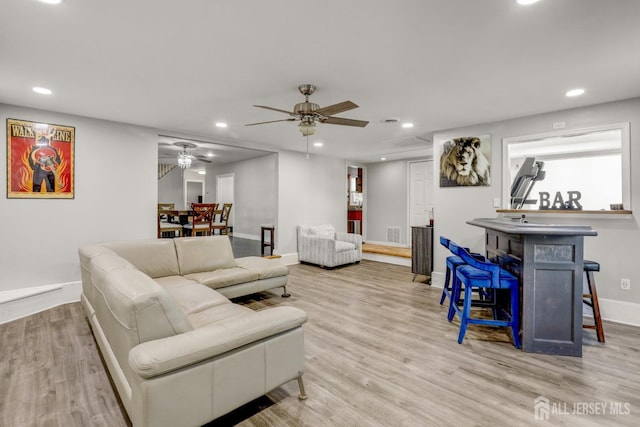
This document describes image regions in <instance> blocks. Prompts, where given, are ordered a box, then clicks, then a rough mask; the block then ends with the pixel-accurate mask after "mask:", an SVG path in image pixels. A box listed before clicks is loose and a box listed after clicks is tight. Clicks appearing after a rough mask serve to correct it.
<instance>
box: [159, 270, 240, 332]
mask: <svg viewBox="0 0 640 427" xmlns="http://www.w3.org/2000/svg"><path fill="white" fill-rule="evenodd" d="M177 277H179V278H180V279H181V280H177V279H176V277H175V276H174V277H173V278H167V277H162V278H160V279H156V283H159V284H160V285H161V286H162V287H164V288H165V289H166V290H167V292H169V294H170V295H171V296H172V297H173V298H174V299H175V300H176V301H177V302H178V304H179V305H180V308H182V310H183V311H184V312H185V314H186V315H187V317H189V316H190V315H192V314H194V313H199V312H201V311H204V310H208V309H210V308H212V307H217V306H219V305H222V304H231V301H229V299H228V298H227V297H225V296H223V295H222V294H221V293H219V292H216V291H214V290H213V289H211V288H209V287H208V286H204V285H201V284H200V283H196V282H194V281H193V280H188V279H185V278H182V277H180V276H177ZM192 326H194V327H195V325H193V323H192Z"/></svg>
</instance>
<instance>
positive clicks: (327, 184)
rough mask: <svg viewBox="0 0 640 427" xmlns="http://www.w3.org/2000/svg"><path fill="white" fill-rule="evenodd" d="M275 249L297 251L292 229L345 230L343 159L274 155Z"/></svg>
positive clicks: (285, 252)
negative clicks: (322, 227)
mask: <svg viewBox="0 0 640 427" xmlns="http://www.w3.org/2000/svg"><path fill="white" fill-rule="evenodd" d="M278 173H279V176H278V224H277V225H276V250H277V252H278V253H280V254H291V253H295V252H297V251H298V250H297V246H298V244H297V240H296V238H297V237H296V226H298V225H300V224H321V223H322V224H326V223H329V224H332V225H333V226H334V227H335V228H336V231H343V232H344V231H346V228H347V163H346V161H345V160H343V159H336V158H332V157H324V156H319V155H315V154H314V155H312V156H311V157H310V158H309V159H306V157H305V155H304V154H302V153H294V152H290V151H282V152H280V154H279V156H278Z"/></svg>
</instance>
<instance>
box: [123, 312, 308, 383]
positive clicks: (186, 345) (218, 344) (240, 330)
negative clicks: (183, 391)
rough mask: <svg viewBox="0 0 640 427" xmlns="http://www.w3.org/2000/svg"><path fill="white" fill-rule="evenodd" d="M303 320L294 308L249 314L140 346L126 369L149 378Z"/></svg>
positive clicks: (244, 343) (286, 329)
mask: <svg viewBox="0 0 640 427" xmlns="http://www.w3.org/2000/svg"><path fill="white" fill-rule="evenodd" d="M306 320H307V313H305V312H304V311H302V310H300V309H297V308H295V307H273V308H269V309H266V310H262V311H256V312H253V313H248V314H247V315H246V316H244V317H241V318H234V319H231V320H229V321H221V322H215V323H211V324H208V325H205V326H203V327H201V328H198V329H194V330H192V331H189V332H185V333H182V334H178V335H174V336H171V337H167V338H162V339H158V340H153V341H147V342H145V343H142V344H139V345H137V346H135V347H134V348H132V349H131V351H130V352H129V365H131V368H132V370H133V372H134V373H135V374H137V375H139V376H140V377H142V378H152V377H154V376H157V375H162V374H165V373H167V372H171V371H174V370H176V369H180V368H184V367H186V366H189V365H192V364H194V363H198V362H201V361H204V360H207V359H210V358H212V357H215V356H218V355H221V354H223V353H226V352H228V351H230V350H234V349H236V348H239V347H242V346H244V345H247V344H251V343H253V342H256V341H259V340H261V339H264V338H268V337H271V336H273V335H277V334H279V333H282V332H285V331H288V330H291V329H294V328H297V327H299V326H300V325H302V324H303V323H304V322H306Z"/></svg>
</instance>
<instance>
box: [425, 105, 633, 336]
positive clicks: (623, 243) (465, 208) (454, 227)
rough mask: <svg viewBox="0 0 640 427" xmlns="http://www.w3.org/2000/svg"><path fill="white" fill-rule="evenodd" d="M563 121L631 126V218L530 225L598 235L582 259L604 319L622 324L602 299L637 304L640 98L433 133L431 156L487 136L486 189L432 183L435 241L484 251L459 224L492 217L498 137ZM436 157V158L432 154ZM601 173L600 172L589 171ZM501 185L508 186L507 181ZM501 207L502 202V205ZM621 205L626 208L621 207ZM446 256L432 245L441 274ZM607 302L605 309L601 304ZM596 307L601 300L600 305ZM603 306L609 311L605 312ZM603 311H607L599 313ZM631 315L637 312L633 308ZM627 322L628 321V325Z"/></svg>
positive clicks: (561, 219)
mask: <svg viewBox="0 0 640 427" xmlns="http://www.w3.org/2000/svg"><path fill="white" fill-rule="evenodd" d="M555 122H565V123H566V129H579V128H585V127H589V126H596V125H606V124H613V123H621V122H630V123H631V184H632V185H631V200H632V203H634V205H633V206H632V208H635V210H636V213H635V214H634V215H633V216H632V217H631V218H628V217H627V218H617V219H613V218H610V217H606V218H605V217H594V216H585V215H582V216H580V215H571V214H565V215H562V216H554V217H537V218H535V219H532V222H550V223H574V224H587V225H590V226H591V227H592V228H593V229H595V230H597V231H598V236H597V237H586V238H585V258H588V259H593V260H596V261H598V262H599V263H600V266H601V271H600V272H599V273H597V274H596V281H597V283H598V295H599V297H600V298H601V299H604V300H605V304H604V305H605V307H604V308H605V310H603V316H604V317H605V318H615V319H617V320H622V321H624V320H625V319H622V318H621V317H624V315H621V314H620V313H615V312H614V308H613V307H614V305H612V303H609V302H608V301H606V300H610V301H621V302H624V303H634V304H638V303H640V270H639V269H638V268H637V266H636V263H637V262H638V255H637V253H638V242H640V225H639V222H638V214H637V211H638V210H639V209H640V185H635V184H637V183H639V182H640V150H639V149H638V146H639V145H638V144H639V143H640V98H636V99H632V100H627V101H620V102H614V103H608V104H601V105H596V106H591V107H585V108H576V109H571V110H564V111H558V112H553V113H547V114H540V115H536V116H531V117H525V118H519V119H513V120H505V121H501V122H495V123H485V124H480V125H475V126H469V127H465V128H460V129H452V130H446V131H440V132H436V133H435V134H434V143H435V144H436V145H435V147H434V156H436V157H437V156H439V151H438V146H437V143H439V142H441V141H445V140H447V139H450V138H454V137H459V136H468V135H481V134H486V133H489V134H491V138H492V150H491V157H492V158H491V176H492V178H491V186H489V187H455V188H439V186H438V185H437V184H436V188H435V192H434V199H435V206H436V209H435V236H434V237H435V239H436V243H437V242H438V239H439V236H441V235H443V236H446V237H449V238H451V239H453V240H455V241H457V242H458V243H460V244H462V245H465V246H470V247H471V248H473V249H476V250H482V248H483V247H484V239H483V235H484V234H483V233H484V230H483V229H481V228H477V227H473V226H470V225H467V224H465V221H467V220H469V219H473V218H479V217H495V216H496V212H495V209H494V208H493V199H494V198H496V197H497V198H500V197H501V195H502V191H501V185H502V165H501V161H502V159H501V153H502V149H501V148H502V145H501V141H502V138H505V137H517V136H523V135H532V134H539V133H544V132H550V131H553V129H552V124H553V123H555ZM436 153H438V154H436ZM434 169H435V171H434V178H435V182H436V183H437V182H438V173H439V168H438V167H435V168H434ZM594 173H596V174H603V173H606V171H603V170H599V171H594ZM507 185H510V183H508V184H507ZM503 205H504V204H503ZM625 207H626V206H625ZM446 256H447V252H446V250H445V249H444V248H442V247H441V246H440V245H439V244H436V248H435V257H434V266H435V267H434V268H435V270H436V272H439V273H442V272H443V271H444V262H445V258H446ZM622 277H624V278H630V279H631V290H630V291H624V290H621V289H620V278H622ZM607 304H609V305H607ZM601 305H602V301H601ZM608 307H611V308H609V309H608V310H607V308H608ZM605 311H607V312H606V313H605ZM636 311H637V308H636ZM631 323H634V321H632V322H631Z"/></svg>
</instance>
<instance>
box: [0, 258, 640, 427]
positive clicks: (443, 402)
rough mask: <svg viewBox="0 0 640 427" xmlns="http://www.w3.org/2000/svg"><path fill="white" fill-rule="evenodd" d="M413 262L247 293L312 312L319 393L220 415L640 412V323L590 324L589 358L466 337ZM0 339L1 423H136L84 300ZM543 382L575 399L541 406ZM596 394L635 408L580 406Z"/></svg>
mask: <svg viewBox="0 0 640 427" xmlns="http://www.w3.org/2000/svg"><path fill="white" fill-rule="evenodd" d="M412 276H413V275H412V274H411V272H410V269H409V268H408V267H403V266H396V265H390V264H383V263H377V262H373V261H366V260H363V261H362V263H361V264H359V265H352V266H347V267H344V268H337V269H334V270H323V269H320V268H318V267H315V266H311V265H296V266H292V267H291V275H290V278H289V285H288V286H287V289H288V290H289V291H290V292H291V294H292V297H291V298H289V299H283V298H281V297H280V296H279V292H277V290H276V292H274V293H271V292H263V293H260V294H256V295H254V296H250V297H245V298H242V299H239V300H236V302H239V303H242V304H245V305H247V306H249V307H251V308H253V309H256V310H260V309H263V308H265V307H269V306H274V305H292V306H295V307H299V308H302V309H304V310H306V311H307V312H308V314H309V321H308V322H307V323H306V324H305V348H306V372H305V375H304V380H305V386H306V389H307V394H308V396H309V398H308V399H307V400H306V401H300V400H298V399H297V392H298V390H297V385H296V383H295V381H293V382H290V383H287V384H285V385H284V386H282V387H280V388H278V389H276V390H274V391H273V392H272V393H270V394H269V395H268V397H264V398H261V399H258V400H256V401H254V402H252V403H250V404H248V405H245V406H244V407H242V408H241V409H240V410H238V411H234V412H233V413H231V414H229V415H228V416H225V417H223V418H221V419H218V420H216V421H214V422H212V423H210V424H208V425H207V427H220V426H229V425H240V426H244V427H249V426H254V427H257V426H349V427H352V426H374V427H375V426H385V427H387V426H441V425H455V426H528V425H535V426H540V425H566V426H617V425H620V426H636V425H638V423H639V421H640V358H639V357H638V356H639V351H640V328H637V327H631V326H625V325H619V324H614V323H609V322H605V333H606V339H607V343H606V344H605V345H601V344H599V343H598V342H597V341H596V339H595V332H594V331H585V339H584V351H583V353H584V355H583V357H582V358H573V357H564V356H548V355H538V354H530V353H523V352H521V351H519V350H516V349H515V348H513V346H512V344H511V342H510V339H509V335H508V334H507V333H506V331H505V330H503V329H501V328H488V327H481V326H470V328H469V332H468V333H467V336H466V338H465V342H464V343H463V344H462V345H459V344H458V343H457V332H458V323H457V320H454V322H453V323H448V322H447V321H446V313H445V312H446V308H444V307H441V306H440V305H439V304H438V300H439V297H440V292H439V289H437V288H433V289H432V288H429V287H428V286H426V285H425V284H424V283H419V282H412V281H411V278H412ZM0 339H1V343H2V347H1V348H0V426H3V427H4V426H6V427H20V426H61V427H62V426H65V427H67V426H83V427H84V426H109V427H112V426H113V427H118V426H127V425H129V421H128V420H127V419H126V416H125V415H124V413H123V411H122V409H121V408H120V407H119V405H118V403H117V399H116V397H115V394H114V392H113V389H112V387H111V385H110V383H109V380H108V376H107V374H106V372H105V369H104V367H103V364H102V362H101V359H100V356H99V353H98V351H97V348H96V344H95V341H94V340H93V338H92V336H91V332H90V330H89V327H88V324H87V321H86V318H85V316H84V314H83V312H82V309H81V307H80V305H79V303H73V304H68V305H65V306H61V307H57V308H54V309H51V310H48V311H46V312H43V313H39V314H35V315H33V316H29V317H27V318H24V319H19V320H16V321H14V322H11V323H7V324H4V325H0ZM538 396H544V397H546V398H548V399H549V401H550V403H551V410H552V411H553V408H554V407H555V408H556V409H560V410H562V411H561V412H562V413H553V412H552V413H551V415H550V419H549V420H548V421H541V420H536V419H535V418H534V400H535V399H536V398H537V397H538ZM176 398H179V397H176ZM593 403H596V404H598V405H602V404H604V403H608V404H611V403H615V404H621V405H623V406H622V409H623V411H624V410H625V409H626V408H628V409H629V410H630V413H629V414H628V415H611V414H610V410H609V409H606V410H605V412H606V414H603V415H595V414H593V415H579V414H570V413H571V412H572V411H573V409H574V408H577V409H585V408H588V407H587V406H585V407H583V406H579V405H582V404H593ZM626 404H628V406H626ZM591 407H592V408H595V406H594V405H592V406H591ZM567 412H568V413H567Z"/></svg>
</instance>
